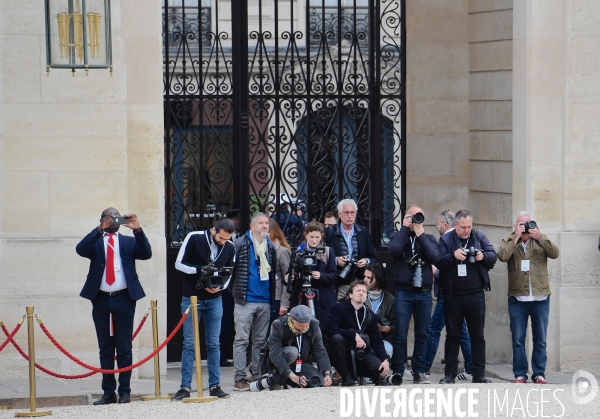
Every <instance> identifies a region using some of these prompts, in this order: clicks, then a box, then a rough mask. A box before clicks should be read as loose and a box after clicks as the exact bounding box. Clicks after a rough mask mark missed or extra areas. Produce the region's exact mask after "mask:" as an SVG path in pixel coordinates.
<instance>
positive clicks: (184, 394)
mask: <svg viewBox="0 0 600 419" xmlns="http://www.w3.org/2000/svg"><path fill="white" fill-rule="evenodd" d="M188 397H190V389H189V388H186V387H181V388H180V389H179V391H178V392H177V393H175V395H174V396H173V397H171V401H172V402H176V401H179V400H183V399H187V398H188Z"/></svg>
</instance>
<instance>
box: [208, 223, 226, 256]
mask: <svg viewBox="0 0 600 419" xmlns="http://www.w3.org/2000/svg"><path fill="white" fill-rule="evenodd" d="M204 235H205V236H206V242H207V243H208V248H209V249H210V261H211V263H215V261H216V260H217V259H219V256H221V253H223V249H225V246H221V250H219V246H217V244H216V243H215V242H214V241H212V236H211V235H210V230H206V232H205V233H204ZM211 241H212V242H211ZM213 244H214V245H215V247H214V248H213V246H212V245H213Z"/></svg>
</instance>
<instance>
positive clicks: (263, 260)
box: [231, 212, 277, 391]
mask: <svg viewBox="0 0 600 419" xmlns="http://www.w3.org/2000/svg"><path fill="white" fill-rule="evenodd" d="M235 250H236V263H235V268H234V270H233V276H232V285H231V288H232V294H233V299H234V301H235V309H234V312H233V315H234V318H235V341H234V342H233V366H234V380H235V385H234V390H237V391H244V390H248V389H249V388H250V386H249V384H248V381H247V379H246V350H247V348H248V344H249V339H250V330H252V366H253V368H252V374H253V376H254V379H257V378H258V377H259V375H258V364H259V360H260V350H261V348H262V347H263V346H264V344H265V340H266V337H267V330H268V328H269V320H270V317H271V304H272V303H273V301H274V300H275V284H276V283H275V267H276V266H277V257H276V253H275V246H274V245H273V243H272V242H271V241H270V240H269V217H267V215H266V214H263V213H262V212H258V213H256V214H254V215H253V216H252V219H251V220H250V230H249V231H248V232H246V234H244V235H243V236H242V237H239V238H238V239H237V240H236V241H235Z"/></svg>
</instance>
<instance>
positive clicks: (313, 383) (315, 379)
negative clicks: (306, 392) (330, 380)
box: [306, 375, 321, 388]
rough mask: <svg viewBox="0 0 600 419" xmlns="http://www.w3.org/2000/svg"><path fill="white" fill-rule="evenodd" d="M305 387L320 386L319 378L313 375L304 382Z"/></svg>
mask: <svg viewBox="0 0 600 419" xmlns="http://www.w3.org/2000/svg"><path fill="white" fill-rule="evenodd" d="M306 387H308V388H314V387H321V379H320V378H319V377H317V376H316V375H315V376H314V377H312V378H311V379H310V380H309V381H308V382H307V383H306Z"/></svg>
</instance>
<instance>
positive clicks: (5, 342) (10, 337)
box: [0, 322, 21, 352]
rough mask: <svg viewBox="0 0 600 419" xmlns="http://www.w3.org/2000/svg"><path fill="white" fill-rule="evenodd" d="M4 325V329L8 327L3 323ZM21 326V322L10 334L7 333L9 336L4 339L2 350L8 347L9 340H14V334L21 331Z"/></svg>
mask: <svg viewBox="0 0 600 419" xmlns="http://www.w3.org/2000/svg"><path fill="white" fill-rule="evenodd" d="M2 327H3V328H4V329H6V327H4V324H2ZM20 328H21V322H19V323H17V326H16V327H15V330H13V331H12V333H11V334H10V335H8V333H7V334H6V336H8V338H7V339H6V340H5V341H4V343H3V344H2V346H0V352H2V349H4V348H5V347H6V345H8V342H10V341H11V340H12V338H13V336H14V335H16V334H17V332H18V331H19V329H20ZM7 332H8V330H7Z"/></svg>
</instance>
